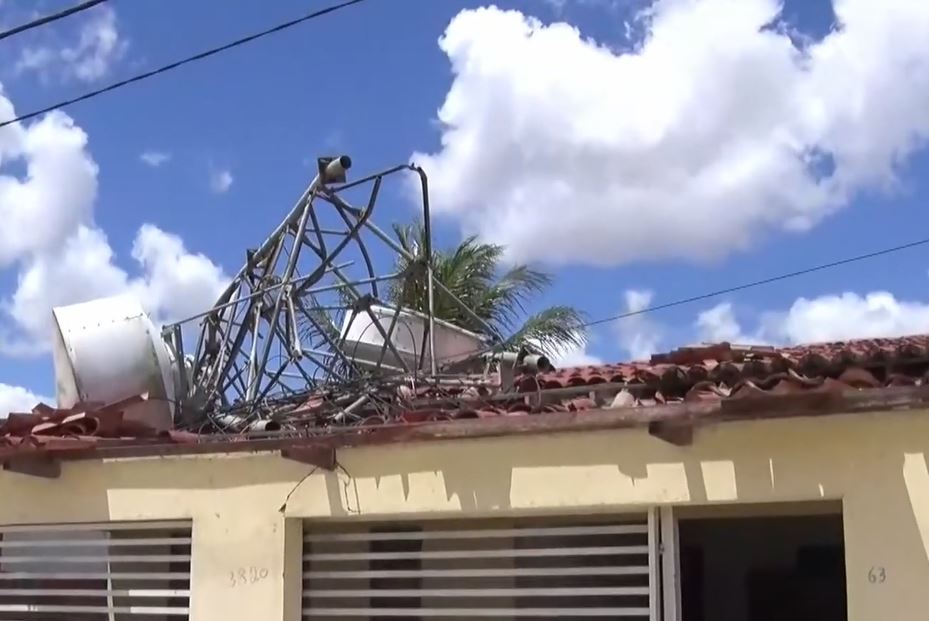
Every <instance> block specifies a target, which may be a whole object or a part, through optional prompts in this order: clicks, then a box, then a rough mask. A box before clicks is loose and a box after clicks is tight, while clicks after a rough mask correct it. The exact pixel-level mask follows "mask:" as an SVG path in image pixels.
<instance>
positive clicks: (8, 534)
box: [0, 522, 191, 621]
mask: <svg viewBox="0 0 929 621" xmlns="http://www.w3.org/2000/svg"><path fill="white" fill-rule="evenodd" d="M190 543H191V526H190V523H188V522H180V523H178V522H135V523H133V522H111V523H100V524H50V525H39V526H35V525H28V526H0V619H4V620H5V619H11V620H12V619H15V620H16V621H29V620H30V619H35V620H38V619H41V620H42V621H57V620H61V621H65V620H67V621H85V620H87V621H91V620H92V621H116V620H119V619H127V618H133V619H134V618H144V619H146V620H149V621H157V620H159V619H164V620H165V621H167V620H168V619H170V620H172V621H173V620H177V619H186V618H188V614H189V613H188V611H189V607H190V604H189V602H190Z"/></svg>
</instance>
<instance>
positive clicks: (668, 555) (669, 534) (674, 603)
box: [659, 507, 681, 621]
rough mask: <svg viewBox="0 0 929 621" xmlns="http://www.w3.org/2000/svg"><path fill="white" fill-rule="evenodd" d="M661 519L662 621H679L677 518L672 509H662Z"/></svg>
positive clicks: (679, 583) (678, 539) (679, 592)
mask: <svg viewBox="0 0 929 621" xmlns="http://www.w3.org/2000/svg"><path fill="white" fill-rule="evenodd" d="M659 517H660V519H661V599H662V603H663V606H664V608H663V611H664V617H663V618H662V621H681V575H680V573H681V565H680V563H681V559H680V552H679V550H680V545H679V544H680V537H679V534H678V526H677V516H676V515H675V513H674V509H673V508H672V507H662V508H661V509H660V513H659Z"/></svg>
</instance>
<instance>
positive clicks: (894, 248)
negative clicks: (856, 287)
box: [440, 237, 929, 361]
mask: <svg viewBox="0 0 929 621" xmlns="http://www.w3.org/2000/svg"><path fill="white" fill-rule="evenodd" d="M927 244H929V237H927V238H924V239H918V240H916V241H912V242H908V243H905V244H900V245H898V246H892V247H890V248H883V249H881V250H875V251H874V252H868V253H865V254H859V255H855V256H852V257H846V258H844V259H837V260H835V261H830V262H828V263H821V264H819V265H814V266H812V267H807V268H804V269H801V270H796V271H793V272H787V273H785V274H778V275H777V276H769V277H768V278H762V279H760V280H754V281H752V282H747V283H743V284H741V285H734V286H732V287H725V288H723V289H717V290H715V291H709V292H707V293H701V294H699V295H693V296H690V297H687V298H681V299H679V300H674V301H671V302H665V303H664V304H657V305H655V306H647V307H645V308H642V309H638V310H634V311H627V312H625V313H619V314H618V315H611V316H609V317H602V318H600V319H594V320H593V321H586V322H584V323H580V324H578V325H577V328H578V329H581V328H590V327H593V326H599V325H602V324H605V323H612V322H614V321H619V320H621V319H627V318H629V317H635V316H637V315H645V314H648V313H653V312H655V311H660V310H665V309H668V308H673V307H675V306H683V305H685V304H692V303H694V302H700V301H703V300H708V299H710V298H715V297H719V296H721V295H726V294H729V293H735V292H736V291H744V290H746V289H753V288H755V287H761V286H763V285H769V284H771V283H774V282H779V281H782V280H788V279H790V278H796V277H797V276H805V275H806V274H812V273H814V272H820V271H823V270H828V269H832V268H834V267H841V266H843V265H848V264H850V263H857V262H860V261H866V260H868V259H874V258H876V257H881V256H885V255H888V254H893V253H896V252H901V251H903V250H909V249H911V248H916V247H919V246H925V245H927ZM491 350H492V348H488V349H475V350H472V351H468V352H461V353H458V354H455V357H458V356H462V355H466V354H479V353H485V352H487V351H491ZM444 360H445V359H444V358H442V359H440V361H444Z"/></svg>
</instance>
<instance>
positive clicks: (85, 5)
mask: <svg viewBox="0 0 929 621" xmlns="http://www.w3.org/2000/svg"><path fill="white" fill-rule="evenodd" d="M106 1H107V0H87V2H81V3H80V4H76V5H74V6H72V7H71V8H68V9H65V10H63V11H59V12H57V13H52V14H51V15H46V16H44V17H39V18H37V19H34V20H32V21H31V22H27V23H25V24H20V25H19V26H16V27H15V28H10V29H9V30H5V31H3V32H0V40H3V39H6V38H8V37H12V36H14V35H18V34H19V33H21V32H26V31H27V30H32V29H33V28H38V27H39V26H44V25H45V24H51V23H52V22H57V21H58V20H59V19H64V18H65V17H68V16H70V15H74V14H76V13H80V12H81V11H86V10H87V9H92V8H93V7H95V6H97V5H98V4H103V3H104V2H106Z"/></svg>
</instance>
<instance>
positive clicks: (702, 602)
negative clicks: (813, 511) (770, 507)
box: [678, 512, 847, 621]
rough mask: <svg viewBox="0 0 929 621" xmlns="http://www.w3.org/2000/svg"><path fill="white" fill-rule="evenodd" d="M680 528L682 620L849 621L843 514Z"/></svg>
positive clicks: (713, 521) (709, 521)
mask: <svg viewBox="0 0 929 621" xmlns="http://www.w3.org/2000/svg"><path fill="white" fill-rule="evenodd" d="M678 528H679V531H678V532H679V548H678V550H679V558H680V588H681V616H682V621H775V620H777V621H781V620H783V619H790V620H791V621H807V620H810V621H812V620H814V619H815V620H816V621H847V600H846V593H845V549H844V538H843V529H842V515H841V513H840V512H839V513H829V514H820V515H788V516H777V517H773V516H765V517H758V516H752V517H729V518H723V517H707V518H703V517H701V518H694V519H686V518H682V519H680V521H679V523H678Z"/></svg>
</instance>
